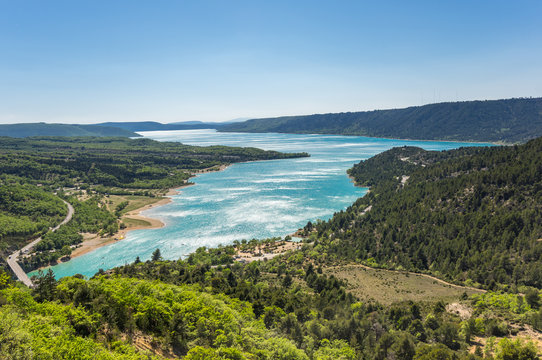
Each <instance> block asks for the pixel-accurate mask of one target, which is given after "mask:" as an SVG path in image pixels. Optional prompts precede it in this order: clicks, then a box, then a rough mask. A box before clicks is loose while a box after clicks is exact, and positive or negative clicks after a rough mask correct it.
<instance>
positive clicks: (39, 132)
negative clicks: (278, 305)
mask: <svg viewBox="0 0 542 360" xmlns="http://www.w3.org/2000/svg"><path fill="white" fill-rule="evenodd" d="M0 136H9V137H15V138H23V137H30V136H99V137H102V136H122V137H136V136H140V135H139V134H136V133H135V132H132V131H129V130H126V129H121V128H118V127H111V126H101V125H77V124H46V123H28V124H7V125H0Z"/></svg>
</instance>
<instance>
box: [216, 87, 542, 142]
mask: <svg viewBox="0 0 542 360" xmlns="http://www.w3.org/2000/svg"><path fill="white" fill-rule="evenodd" d="M219 131H232V132H279V133H297V134H311V133H313V134H341V135H361V136H372V137H385V138H399V139H418V140H455V141H487V142H507V143H517V142H524V141H527V140H530V139H533V138H535V137H538V136H542V98H522V99H507V100H491V101H466V102H455V103H438V104H431V105H424V106H413V107H409V108H405V109H393V110H375V111H363V112H347V113H336V114H315V115H304V116H284V117H278V118H267V119H254V120H248V121H245V122H241V123H233V124H229V125H226V126H224V127H222V128H220V129H219Z"/></svg>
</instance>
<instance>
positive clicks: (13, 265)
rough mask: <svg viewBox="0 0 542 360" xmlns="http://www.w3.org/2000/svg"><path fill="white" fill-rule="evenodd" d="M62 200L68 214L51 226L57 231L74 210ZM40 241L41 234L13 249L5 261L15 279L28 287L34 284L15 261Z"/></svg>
mask: <svg viewBox="0 0 542 360" xmlns="http://www.w3.org/2000/svg"><path fill="white" fill-rule="evenodd" d="M62 201H63V202H64V204H66V205H67V206H68V215H66V218H65V219H64V220H62V222H61V223H60V224H58V225H57V226H55V227H54V228H52V229H51V231H57V230H58V229H59V228H60V227H61V226H62V225H64V224H66V223H67V222H68V221H70V220H71V219H72V217H73V214H74V212H75V211H74V210H73V206H72V205H71V204H70V203H69V202H67V201H64V200H62ZM40 241H41V236H40V237H39V238H37V239H36V240H34V241H32V242H31V243H30V244H28V245H26V246H25V247H23V248H22V249H20V250H17V251H15V252H14V253H13V254H11V255H10V256H8V258H7V263H8V265H9V267H10V268H11V270H13V272H14V273H15V275H16V276H17V279H19V281H21V282H22V283H23V284H25V285H26V286H28V287H32V286H33V285H34V284H33V283H32V280H30V278H29V277H28V275H26V273H25V272H24V271H23V269H22V268H21V266H20V265H19V263H18V262H17V261H18V260H19V255H20V254H21V253H23V254H25V253H28V252H30V250H31V249H32V248H33V247H34V246H36V244H37V243H39V242H40Z"/></svg>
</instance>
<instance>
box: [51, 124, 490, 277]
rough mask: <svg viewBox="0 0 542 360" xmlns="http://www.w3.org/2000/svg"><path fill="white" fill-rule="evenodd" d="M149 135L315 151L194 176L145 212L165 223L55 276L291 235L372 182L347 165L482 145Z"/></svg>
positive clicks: (349, 200)
mask: <svg viewBox="0 0 542 360" xmlns="http://www.w3.org/2000/svg"><path fill="white" fill-rule="evenodd" d="M141 134H142V135H143V136H145V137H148V138H151V139H155V140H159V141H180V142H182V143H185V144H190V145H202V146H206V145H217V144H218V145H229V146H252V147H258V148H262V149H266V150H278V151H283V152H302V151H306V152H308V153H309V154H310V155H311V157H310V158H300V159H288V160H271V161H257V162H250V163H242V164H234V165H232V166H230V167H228V168H227V169H226V170H225V171H221V172H213V173H206V174H201V175H198V176H197V177H195V178H192V179H191V181H192V182H194V183H195V184H196V185H195V186H189V187H186V188H183V189H181V191H180V192H179V194H178V195H176V196H173V202H171V203H170V204H167V205H164V206H161V207H157V208H153V209H150V210H148V211H145V212H144V215H146V216H150V217H154V218H158V219H160V220H162V221H163V222H164V223H165V224H166V226H165V227H163V228H160V229H154V230H135V231H131V232H129V233H128V235H127V237H126V239H125V240H123V241H119V242H117V243H115V244H112V245H109V246H105V247H102V248H100V249H97V250H96V251H94V252H91V253H88V254H86V255H83V256H80V257H78V258H75V259H73V260H71V261H69V262H66V263H63V264H60V265H57V266H54V267H53V270H54V272H55V274H56V276H57V278H59V277H63V276H69V275H73V274H76V273H79V274H83V275H86V276H92V275H93V274H95V273H96V272H97V271H98V270H99V269H104V270H106V269H110V268H113V267H115V266H119V265H124V264H126V263H131V262H133V261H134V260H135V258H136V257H137V256H139V257H140V258H141V260H147V259H149V258H150V257H151V253H152V252H153V251H154V250H155V249H156V248H160V250H161V252H162V256H163V257H164V258H166V259H178V258H180V257H184V256H186V255H187V254H189V253H191V252H192V251H194V250H195V249H197V248H198V247H200V246H208V247H212V246H216V245H219V244H230V243H232V242H233V241H234V240H241V239H252V238H266V237H273V236H285V235H287V234H290V233H292V232H294V231H295V230H297V229H298V228H300V227H303V226H304V225H305V224H306V223H307V221H309V220H311V221H314V220H316V219H323V220H326V219H329V218H330V217H331V216H332V215H333V213H334V212H336V211H339V210H342V209H345V208H346V207H348V206H349V205H350V204H352V202H354V200H355V199H357V198H358V197H360V196H363V195H364V194H365V192H366V191H367V189H364V188H359V187H355V186H354V185H353V184H352V182H351V181H350V179H349V178H348V177H347V175H346V169H348V168H350V167H351V166H352V165H353V164H354V163H357V162H359V161H360V160H362V159H367V158H369V157H371V156H374V155H376V154H378V153H380V152H382V151H385V150H387V149H390V148H392V147H395V146H403V145H410V146H419V147H422V148H424V149H427V150H445V149H452V148H457V147H461V146H467V145H469V146H472V145H483V144H465V143H458V142H430V141H404V140H390V139H376V138H367V137H354V136H334V135H292V134H248V133H218V132H215V131H214V130H185V131H153V132H142V133H141Z"/></svg>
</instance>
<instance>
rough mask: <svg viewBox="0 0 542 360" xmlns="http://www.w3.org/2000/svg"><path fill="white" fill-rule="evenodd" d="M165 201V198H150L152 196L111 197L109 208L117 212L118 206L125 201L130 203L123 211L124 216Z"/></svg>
mask: <svg viewBox="0 0 542 360" xmlns="http://www.w3.org/2000/svg"><path fill="white" fill-rule="evenodd" d="M162 199H164V198H163V197H159V196H157V197H150V196H139V195H110V196H109V199H108V200H109V201H108V202H109V203H108V208H109V210H110V211H113V212H114V211H115V209H116V207H117V205H119V204H120V203H122V202H123V201H128V206H126V207H125V208H124V209H123V210H122V212H121V213H122V214H126V213H128V212H130V211H133V210H137V209H139V208H142V207H144V206H147V205H150V204H154V203H157V202H158V201H160V200H162Z"/></svg>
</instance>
